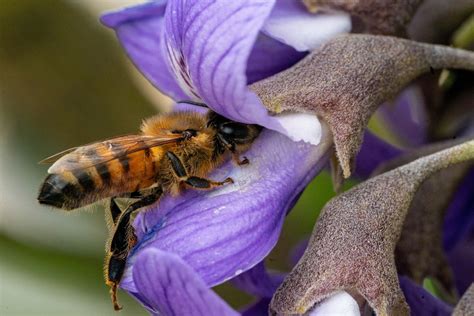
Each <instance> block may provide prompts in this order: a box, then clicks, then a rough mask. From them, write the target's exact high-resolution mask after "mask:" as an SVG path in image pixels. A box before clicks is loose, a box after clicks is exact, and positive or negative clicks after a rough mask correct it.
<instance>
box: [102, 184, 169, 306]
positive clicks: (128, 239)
mask: <svg viewBox="0 0 474 316" xmlns="http://www.w3.org/2000/svg"><path fill="white" fill-rule="evenodd" d="M162 193H163V191H162V189H161V188H156V189H155V190H154V191H153V192H152V193H150V194H149V195H146V196H144V197H142V198H141V199H140V200H138V201H137V202H134V203H132V204H130V205H129V206H128V207H127V209H126V210H125V211H124V212H121V214H120V215H119V216H118V218H116V220H115V221H114V222H115V224H116V225H115V230H114V232H113V234H112V238H111V241H110V246H109V249H108V252H107V255H106V259H105V280H106V284H107V285H108V286H110V295H111V298H112V303H113V305H114V309H115V310H120V309H121V306H120V305H119V304H118V301H117V288H118V284H119V283H120V281H121V279H122V276H123V272H124V271H125V265H126V263H127V256H128V253H129V251H130V250H131V249H132V248H133V246H134V245H135V243H136V237H135V234H134V232H133V227H132V225H131V215H132V214H133V212H135V211H136V210H138V209H140V208H142V207H145V206H148V205H151V204H153V203H155V202H156V201H157V200H158V199H159V198H160V196H161V194H162ZM112 200H114V199H112ZM114 203H115V201H114ZM115 205H116V204H115ZM117 207H118V206H117ZM119 210H120V209H119ZM111 212H112V211H111Z"/></svg>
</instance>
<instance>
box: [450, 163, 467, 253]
mask: <svg viewBox="0 0 474 316" xmlns="http://www.w3.org/2000/svg"><path fill="white" fill-rule="evenodd" d="M472 231H474V169H473V170H471V171H470V172H469V173H468V174H467V175H466V177H465V178H464V180H463V181H462V182H461V183H460V185H459V189H458V191H457V192H456V194H455V195H454V198H453V201H452V202H451V204H450V205H449V208H448V210H447V212H446V217H445V219H444V227H443V232H444V234H443V244H444V249H446V251H450V250H451V249H453V248H454V247H455V246H456V244H457V243H459V242H460V241H462V240H463V239H465V238H466V237H468V236H469V233H470V232H472Z"/></svg>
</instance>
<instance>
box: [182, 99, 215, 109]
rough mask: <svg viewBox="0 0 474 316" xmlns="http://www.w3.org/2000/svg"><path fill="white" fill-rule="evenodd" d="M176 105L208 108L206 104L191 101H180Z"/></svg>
mask: <svg viewBox="0 0 474 316" xmlns="http://www.w3.org/2000/svg"><path fill="white" fill-rule="evenodd" d="M176 103H188V104H192V105H197V106H200V107H203V108H209V107H208V106H207V104H205V103H202V102H197V101H191V100H180V101H178V102H176Z"/></svg>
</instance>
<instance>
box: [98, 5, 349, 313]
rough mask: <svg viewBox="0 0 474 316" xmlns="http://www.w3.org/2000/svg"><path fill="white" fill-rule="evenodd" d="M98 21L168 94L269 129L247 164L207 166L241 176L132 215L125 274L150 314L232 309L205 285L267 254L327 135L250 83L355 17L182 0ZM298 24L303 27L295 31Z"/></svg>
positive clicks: (321, 158)
mask: <svg viewBox="0 0 474 316" xmlns="http://www.w3.org/2000/svg"><path fill="white" fill-rule="evenodd" d="M102 22H103V23H104V24H106V25H107V26H109V27H112V28H114V29H115V30H116V32H117V35H118V37H119V40H120V41H121V43H122V45H123V46H124V48H125V50H126V51H127V53H128V55H129V56H130V58H131V59H132V61H133V62H134V63H135V65H136V66H137V67H138V68H139V69H140V71H141V72H142V73H143V74H144V75H145V76H146V77H147V78H148V79H149V80H150V81H151V82H152V83H153V84H154V85H155V86H156V87H157V88H158V89H160V90H161V91H162V92H164V93H165V94H167V95H169V96H171V97H172V98H174V99H175V100H182V99H185V100H194V101H203V102H204V103H206V104H207V105H208V106H209V107H210V108H211V109H212V110H214V111H215V112H218V113H219V114H221V115H223V116H226V117H228V118H230V119H233V120H235V121H239V122H243V123H255V124H259V125H262V126H264V127H266V128H267V129H264V131H263V132H262V133H261V135H260V136H259V137H258V139H257V140H256V141H255V143H254V144H253V145H252V148H251V149H250V150H249V152H247V153H246V154H245V155H246V156H247V157H248V158H249V160H250V165H248V166H243V167H235V166H233V164H232V163H231V162H228V163H226V164H224V165H223V166H222V167H220V168H219V169H218V170H216V171H215V172H214V173H213V174H211V175H210V178H213V179H221V178H222V179H223V178H226V177H232V178H233V179H234V181H235V184H234V185H230V186H226V187H223V188H220V189H217V190H213V191H207V192H205V191H192V190H189V191H186V192H185V193H184V194H183V195H181V196H180V197H174V198H173V197H170V196H165V197H163V198H162V199H161V201H160V205H159V207H154V208H152V209H151V210H148V211H147V212H146V213H145V212H142V213H140V214H139V215H138V216H137V219H136V221H135V223H134V227H135V231H136V234H137V237H138V240H139V242H138V244H137V247H135V249H134V250H133V252H132V253H131V255H130V257H129V260H128V267H127V270H126V273H125V275H124V278H123V280H122V282H121V287H122V288H124V289H126V290H127V291H128V292H129V293H131V294H132V295H133V296H135V297H136V298H137V299H138V300H139V301H140V302H142V304H144V306H146V308H147V309H148V310H149V311H150V312H152V313H158V311H159V312H160V313H162V314H164V315H174V314H177V315H227V314H229V315H230V314H232V315H233V314H235V313H236V312H235V311H233V310H232V309H231V308H230V307H229V306H228V305H227V304H225V303H224V302H223V301H222V300H220V299H219V298H218V297H217V296H216V295H215V294H214V293H213V292H212V291H211V290H209V287H211V286H214V285H217V284H220V283H222V282H224V281H226V280H229V279H231V278H234V277H236V276H237V275H240V274H241V273H243V272H244V271H247V270H249V269H251V268H252V267H254V266H256V265H257V264H258V263H259V262H261V261H262V260H263V259H264V258H265V256H266V255H267V254H268V253H269V252H270V250H271V249H272V248H273V247H274V245H275V244H276V242H277V239H278V236H279V233H280V230H281V227H282V224H283V220H284V217H285V215H286V214H287V213H288V212H289V210H290V209H291V208H292V207H293V205H294V203H295V202H296V200H297V198H298V197H299V195H300V194H301V192H302V190H303V189H304V188H305V186H306V185H307V184H308V183H309V181H311V179H312V178H313V177H314V176H315V175H316V174H317V173H318V172H319V171H320V170H321V169H322V167H324V165H325V164H326V162H327V157H328V152H329V150H330V146H331V143H332V137H331V135H330V133H329V132H328V128H327V127H326V126H325V125H323V124H321V123H320V122H319V121H318V120H317V118H316V117H315V116H313V115H305V114H284V115H278V116H271V115H269V114H268V113H267V110H266V109H265V107H264V106H263V105H262V103H261V101H260V100H259V98H258V97H257V96H256V95H255V94H254V93H253V92H251V91H250V90H249V88H248V87H247V85H248V84H250V83H252V82H254V81H256V80H259V79H262V78H265V77H267V76H270V75H272V74H275V73H277V72H279V71H281V70H283V69H286V68H288V67H290V66H291V65H293V64H294V63H296V62H297V61H298V60H300V59H301V58H302V57H304V56H305V55H306V50H308V49H312V48H315V47H316V46H317V45H320V44H321V43H322V42H323V41H324V40H326V39H328V38H329V37H331V36H333V35H335V34H337V33H340V32H343V31H348V30H349V29H350V20H349V18H348V17H347V16H346V15H342V14H327V15H322V14H318V15H310V14H309V13H307V12H306V10H305V9H304V8H303V7H302V6H301V5H300V4H297V3H296V2H288V1H276V2H275V1H271V0H257V1H255V0H252V1H250V0H245V1H223V0H217V1H185V0H176V1H170V2H168V3H166V1H154V2H149V3H146V4H144V5H141V6H137V7H133V8H129V9H125V10H122V11H118V12H114V13H109V14H107V15H105V16H103V17H102ZM295 28H298V30H300V31H301V32H303V33H300V34H298V32H293V31H290V30H294V29H295ZM299 35H303V36H299ZM310 35H311V36H310ZM190 107H192V106H191V105H187V106H186V108H187V109H189V108H190ZM180 108H181V107H179V108H178V110H179V109H180ZM196 110H197V109H196ZM283 134H284V135H287V136H289V137H290V138H291V139H293V140H296V141H299V140H305V141H307V142H310V143H312V144H313V145H310V144H308V143H304V142H294V141H293V140H290V138H288V137H286V136H284V135H283ZM257 267H258V266H257ZM255 269H257V268H255ZM266 286H267V290H266V294H265V295H261V296H262V297H264V298H265V299H268V297H269V295H271V294H272V293H273V288H272V287H271V286H270V285H269V284H267V285H266ZM268 286H270V287H268ZM257 288H258V287H254V289H257ZM257 294H261V293H257ZM183 302H186V304H184V303H183ZM183 305H186V306H183ZM264 305H265V304H264V303H262V302H260V303H257V304H256V305H255V306H253V307H252V308H250V309H249V311H247V312H244V314H245V315H250V314H248V313H250V312H251V311H252V309H253V310H258V309H259V308H260V307H261V306H264Z"/></svg>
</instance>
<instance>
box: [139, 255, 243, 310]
mask: <svg viewBox="0 0 474 316" xmlns="http://www.w3.org/2000/svg"><path fill="white" fill-rule="evenodd" d="M133 280H134V282H135V284H136V287H137V290H138V293H140V296H141V301H142V302H143V303H144V305H145V307H146V308H147V309H148V310H149V311H150V312H151V313H152V314H154V315H165V316H167V315H170V316H171V315H187V316H221V315H222V316H226V315H229V316H230V315H233V316H237V315H239V313H237V312H236V311H234V310H233V309H232V308H231V307H230V306H229V305H227V303H225V302H224V301H223V300H222V299H221V298H220V297H219V296H217V294H216V293H214V292H213V291H212V290H210V289H209V288H208V287H207V285H206V284H205V283H204V281H203V280H202V279H201V278H200V277H199V276H198V275H197V274H196V273H195V272H194V271H193V269H192V268H191V267H189V266H188V265H187V264H186V263H185V262H184V261H183V260H182V259H181V258H179V257H178V256H176V255H174V254H171V253H168V252H165V251H161V250H158V249H147V250H145V251H142V252H140V255H139V256H138V257H137V259H136V262H135V269H134V273H133Z"/></svg>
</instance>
